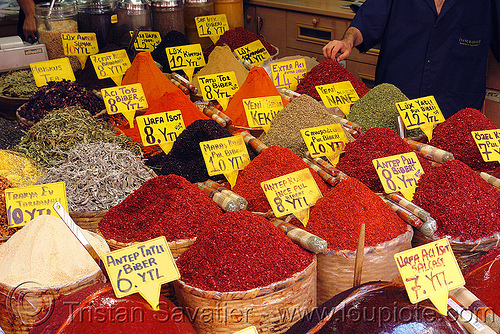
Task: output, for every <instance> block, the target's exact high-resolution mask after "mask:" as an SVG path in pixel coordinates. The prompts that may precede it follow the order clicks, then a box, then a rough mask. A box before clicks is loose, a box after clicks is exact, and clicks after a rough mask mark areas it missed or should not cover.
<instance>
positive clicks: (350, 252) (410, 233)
mask: <svg viewBox="0 0 500 334" xmlns="http://www.w3.org/2000/svg"><path fill="white" fill-rule="evenodd" d="M407 238H409V240H410V241H411V240H412V239H413V227H411V226H410V225H409V224H407V226H406V231H405V232H404V233H401V234H400V235H398V236H397V237H395V238H393V239H391V240H387V241H384V242H381V243H379V244H377V245H375V246H370V247H365V249H364V250H365V251H364V255H368V254H370V253H373V252H380V251H383V250H384V249H386V248H388V247H389V246H392V245H393V244H399V243H400V242H401V241H404V240H406V239H407ZM321 254H322V255H340V256H347V257H355V256H356V250H334V249H330V248H327V249H326V251H324V252H323V253H321Z"/></svg>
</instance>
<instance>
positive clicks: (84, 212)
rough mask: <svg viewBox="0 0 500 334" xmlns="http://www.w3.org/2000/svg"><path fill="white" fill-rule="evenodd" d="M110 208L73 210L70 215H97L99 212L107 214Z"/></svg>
mask: <svg viewBox="0 0 500 334" xmlns="http://www.w3.org/2000/svg"><path fill="white" fill-rule="evenodd" d="M108 211H109V209H104V210H96V211H82V210H73V211H70V212H69V215H70V216H71V215H76V216H97V215H98V214H101V213H102V214H103V215H104V214H105V213H106V212H108Z"/></svg>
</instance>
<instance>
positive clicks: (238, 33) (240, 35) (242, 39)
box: [203, 27, 278, 56]
mask: <svg viewBox="0 0 500 334" xmlns="http://www.w3.org/2000/svg"><path fill="white" fill-rule="evenodd" d="M258 39H260V41H261V42H262V45H264V47H265V48H266V50H267V52H269V54H270V55H271V56H274V55H275V54H276V53H277V52H278V50H276V48H275V47H273V46H272V45H271V44H269V42H267V41H265V40H263V39H262V38H260V37H259V35H256V34H254V33H253V32H251V31H248V30H246V29H245V28H242V27H237V28H234V29H231V30H227V31H226V32H225V33H224V34H223V35H222V36H221V37H220V38H219V40H218V41H217V43H215V44H214V45H211V46H209V47H208V48H206V49H205V50H203V53H204V54H205V55H206V56H208V55H209V54H210V53H211V52H212V51H213V49H214V48H215V47H216V46H223V45H225V44H227V45H228V46H229V47H230V48H231V51H234V49H237V48H240V47H242V46H244V45H247V44H248V43H252V42H253V41H256V40H258Z"/></svg>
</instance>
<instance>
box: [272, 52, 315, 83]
mask: <svg viewBox="0 0 500 334" xmlns="http://www.w3.org/2000/svg"><path fill="white" fill-rule="evenodd" d="M306 74H307V68H306V61H305V59H304V58H301V59H295V60H288V61H280V62H275V63H272V64H271V78H272V79H273V83H274V86H276V88H288V89H291V90H295V89H296V88H297V85H298V84H299V81H300V80H301V79H302V78H303V77H305V75H306Z"/></svg>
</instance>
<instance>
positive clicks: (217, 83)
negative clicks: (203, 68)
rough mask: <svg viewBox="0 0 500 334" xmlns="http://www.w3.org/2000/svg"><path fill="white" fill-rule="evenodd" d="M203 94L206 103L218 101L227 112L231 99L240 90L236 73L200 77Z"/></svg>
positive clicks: (199, 81)
mask: <svg viewBox="0 0 500 334" xmlns="http://www.w3.org/2000/svg"><path fill="white" fill-rule="evenodd" d="M198 83H199V84H200V88H201V93H202V95H203V99H204V100H205V101H210V100H217V102H219V103H220V105H221V106H222V108H223V109H224V110H225V109H226V108H227V105H228V103H229V98H230V97H231V96H233V94H234V93H236V91H237V90H238V88H239V86H238V81H237V80H236V75H235V74H234V72H224V73H217V74H211V75H205V76H200V77H198Z"/></svg>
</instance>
